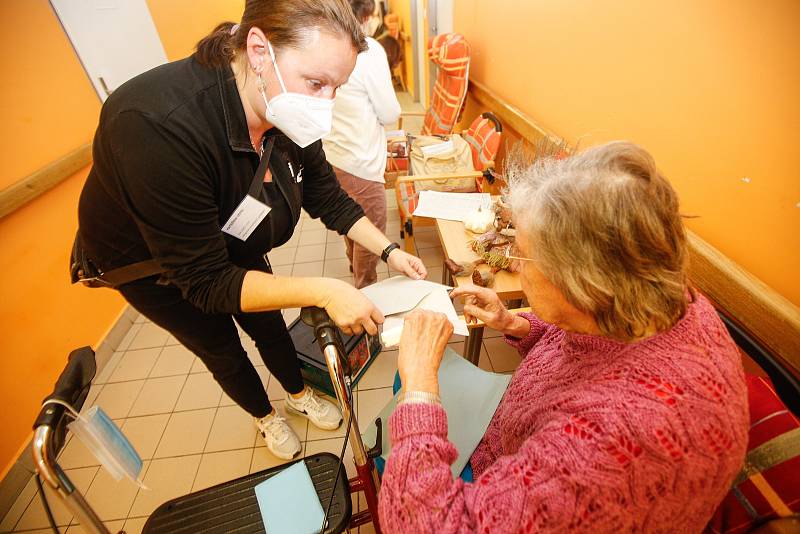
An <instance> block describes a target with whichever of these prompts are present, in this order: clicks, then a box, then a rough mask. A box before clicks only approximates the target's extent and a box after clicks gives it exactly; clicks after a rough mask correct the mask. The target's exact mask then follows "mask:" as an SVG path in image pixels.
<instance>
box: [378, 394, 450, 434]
mask: <svg viewBox="0 0 800 534" xmlns="http://www.w3.org/2000/svg"><path fill="white" fill-rule="evenodd" d="M389 428H390V431H391V438H392V444H394V443H398V442H399V441H400V440H402V439H405V438H407V437H409V436H413V435H416V434H436V435H438V436H440V437H442V438H445V439H447V413H446V412H445V411H444V408H442V407H441V405H438V404H423V403H413V404H401V405H399V406H398V407H397V408H396V409H395V411H394V413H393V414H392V416H391V417H390V418H389Z"/></svg>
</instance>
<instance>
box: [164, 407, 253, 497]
mask: <svg viewBox="0 0 800 534" xmlns="http://www.w3.org/2000/svg"><path fill="white" fill-rule="evenodd" d="M217 415H219V406H217V407H216V408H215V409H214V418H213V419H212V420H211V426H210V427H208V434H206V440H205V441H204V442H203V449H202V451H201V452H200V461H199V462H197V471H195V472H194V478H192V485H191V486H189V491H190V492H191V488H193V487H194V484H195V482H197V474H198V473H200V465H202V463H203V456H204V455H205V454H206V447H207V446H208V438H210V437H211V430H212V429H213V428H214V421H216V420H217ZM167 424H168V425H169V422H167ZM214 452H217V451H214ZM183 456H193V455H191V454H183V455H181V457H183ZM252 464H253V454H252V453H250V465H252Z"/></svg>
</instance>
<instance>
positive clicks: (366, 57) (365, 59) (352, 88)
mask: <svg viewBox="0 0 800 534" xmlns="http://www.w3.org/2000/svg"><path fill="white" fill-rule="evenodd" d="M350 6H351V7H352V8H353V13H354V14H355V16H356V19H357V20H358V21H360V22H361V23H362V24H364V23H366V22H367V20H368V19H369V17H370V15H371V14H372V12H373V11H374V9H375V2H374V0H350ZM367 44H368V47H369V48H368V50H367V51H366V52H362V53H361V54H359V55H358V57H357V59H356V67H355V69H353V73H352V74H351V75H350V78H349V79H348V81H347V83H346V84H344V85H342V86H341V87H339V89H338V90H337V92H336V103H335V104H334V107H333V127H332V129H331V133H330V134H329V135H328V136H326V137H325V138H324V139H323V141H322V143H323V147H324V149H325V155H326V157H327V159H328V162H330V164H331V165H333V167H334V170H335V171H336V177H337V178H338V179H339V184H340V185H341V186H342V189H344V190H345V191H346V192H347V193H348V194H349V195H350V196H351V197H352V198H353V199H354V200H355V201H356V202H358V203H359V204H360V205H361V207H362V208H363V209H364V212H365V214H366V216H367V218H368V219H369V220H370V221H371V222H372V224H374V225H375V226H376V227H378V228H379V229H381V231H384V232H385V231H386V195H385V193H384V179H383V172H384V170H385V168H386V132H385V130H384V125H386V124H391V123H394V122H396V121H397V119H398V118H399V117H400V103H399V102H398V101H397V96H396V95H395V92H394V87H393V86H392V76H391V72H390V71H389V63H388V61H387V58H386V52H385V51H384V49H383V47H381V45H380V44H379V43H378V42H377V41H376V40H375V39H372V38H371V37H367ZM345 244H346V246H347V258H348V259H349V260H350V268H351V270H352V271H353V279H354V283H355V286H356V287H357V288H361V287H364V286H367V285H369V284H373V283H375V282H376V281H377V279H378V275H377V273H376V265H377V263H378V259H379V258H378V256H376V255H374V254H372V253H371V252H369V251H368V250H367V249H365V248H364V247H362V246H361V245H359V244H357V243H354V242H353V241H352V240H350V239H348V238H346V237H345Z"/></svg>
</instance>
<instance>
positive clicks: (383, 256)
mask: <svg viewBox="0 0 800 534" xmlns="http://www.w3.org/2000/svg"><path fill="white" fill-rule="evenodd" d="M396 248H400V245H398V244H397V243H389V245H387V247H386V248H385V249H383V252H381V259H382V260H383V262H384V263H386V262H387V261H389V254H391V252H392V251H393V250H394V249H396Z"/></svg>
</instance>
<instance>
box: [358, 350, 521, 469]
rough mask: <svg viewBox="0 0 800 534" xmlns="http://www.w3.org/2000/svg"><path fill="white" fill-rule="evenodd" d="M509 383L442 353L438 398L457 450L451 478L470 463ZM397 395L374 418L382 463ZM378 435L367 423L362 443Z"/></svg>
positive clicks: (506, 378)
mask: <svg viewBox="0 0 800 534" xmlns="http://www.w3.org/2000/svg"><path fill="white" fill-rule="evenodd" d="M510 381H511V375H504V374H497V373H490V372H489V371H484V370H483V369H480V368H478V367H476V366H475V365H473V364H471V363H470V362H468V361H467V360H465V359H464V358H462V357H461V356H459V355H458V354H457V353H456V352H455V351H454V350H453V349H450V348H448V349H447V350H445V353H444V357H443V358H442V364H441V365H440V366H439V396H440V397H441V399H442V407H444V411H445V412H447V439H448V440H450V442H451V443H452V444H453V445H455V447H456V449H457V450H458V457H457V458H456V461H455V462H453V464H452V465H451V466H450V470H451V472H452V473H453V478H457V477H458V476H459V475H460V474H461V471H463V470H464V467H465V466H466V465H467V462H469V459H470V457H471V456H472V453H473V452H474V451H475V448H476V447H477V446H478V443H480V441H481V438H483V435H484V434H485V433H486V429H487V428H488V426H489V422H490V421H491V420H492V417H493V416H494V412H495V410H496V409H497V406H498V405H499V404H500V400H501V399H502V398H503V395H504V394H505V391H506V389H507V388H508V383H509V382H510ZM399 393H400V392H398V394H397V395H395V396H394V398H392V399H391V400H390V401H389V404H387V405H386V406H385V407H384V408H383V410H382V411H381V412H380V414H378V417H377V418H379V419H380V420H381V422H382V423H383V440H382V442H381V443H382V445H383V454H382V455H381V458H382V459H383V460H384V461H385V460H387V459H388V458H389V455H390V453H391V451H392V444H391V440H390V439H389V435H390V432H389V416H390V415H392V412H394V409H395V407H396V406H397V398H398V396H399ZM377 433H378V432H377V429H376V427H375V422H374V421H372V422H370V423H369V424H368V425H367V427H366V428H365V430H364V443H366V444H368V446H369V444H373V443H375V439H376V437H377Z"/></svg>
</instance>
